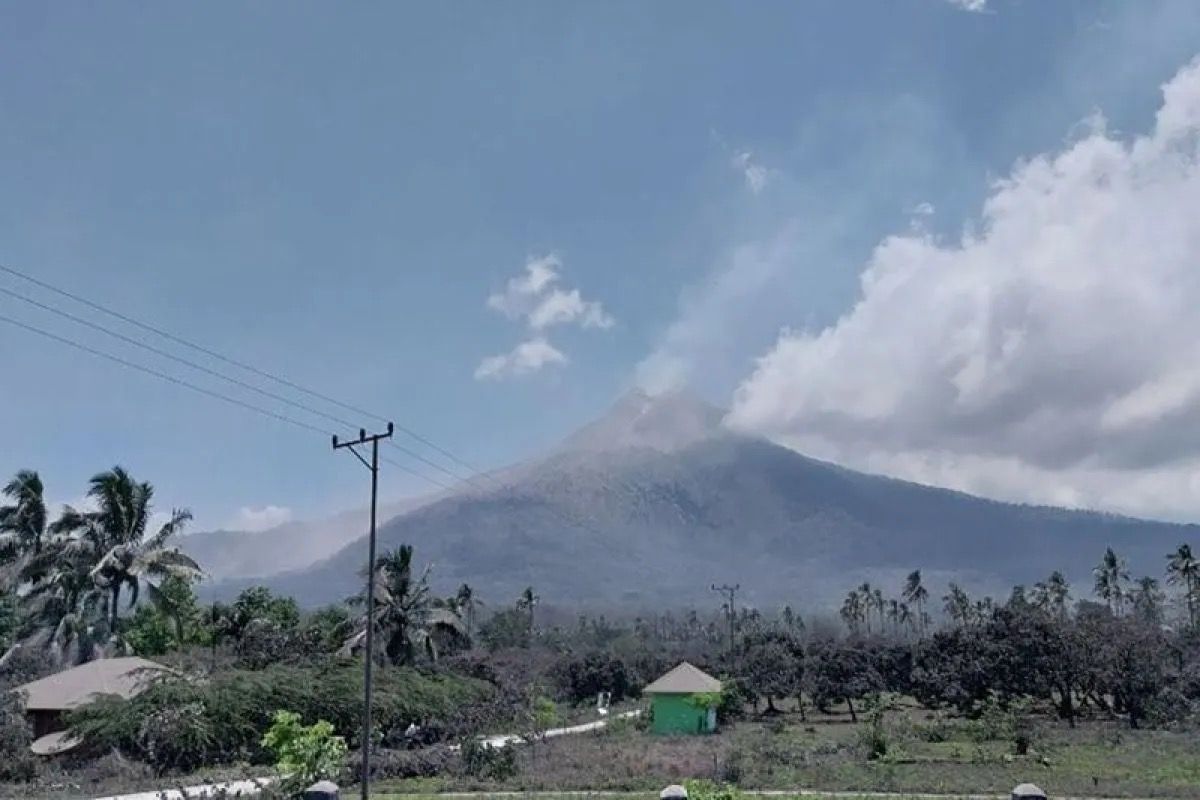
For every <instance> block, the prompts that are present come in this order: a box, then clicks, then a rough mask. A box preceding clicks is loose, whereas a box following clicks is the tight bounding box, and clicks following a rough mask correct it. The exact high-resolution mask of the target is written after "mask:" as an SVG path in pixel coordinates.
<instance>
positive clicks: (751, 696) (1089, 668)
mask: <svg viewBox="0 0 1200 800" xmlns="http://www.w3.org/2000/svg"><path fill="white" fill-rule="evenodd" d="M43 491H44V489H43V486H42V483H41V480H40V478H39V477H38V476H37V474H36V473H33V472H30V471H23V472H21V473H19V474H18V475H17V476H15V477H14V478H13V480H11V481H10V482H9V483H8V484H6V485H5V486H4V487H3V493H4V499H5V503H6V505H4V506H2V507H0V559H2V561H3V565H2V569H0V641H3V642H4V644H5V647H6V648H7V652H6V653H5V654H4V656H3V657H2V658H0V689H4V688H7V687H11V686H15V685H19V684H20V683H23V682H25V681H27V680H30V679H32V678H35V677H38V676H40V675H42V674H45V673H47V672H49V671H52V670H54V669H56V668H61V667H62V666H66V665H70V664H73V663H78V662H80V661H85V660H87V659H90V658H95V657H99V656H103V655H113V654H120V653H137V654H141V655H145V656H152V657H154V658H157V659H160V660H162V661H164V662H165V663H168V664H170V665H171V666H173V667H175V671H174V672H172V673H171V674H170V675H168V676H165V677H163V678H162V679H160V680H158V681H156V682H155V683H154V684H153V685H152V686H150V687H149V688H148V689H147V690H146V691H145V692H144V693H142V694H141V695H139V696H137V697H135V698H133V699H131V700H120V699H117V698H113V697H108V698H100V699H98V700H97V701H95V702H93V703H91V704H89V705H88V706H85V707H84V708H81V709H79V710H77V711H75V712H73V713H72V714H71V715H70V716H69V718H68V724H69V725H70V728H71V730H72V731H73V732H74V734H76V735H77V736H78V737H79V739H80V741H81V744H80V746H79V748H77V749H76V751H75V752H74V753H73V754H72V756H71V760H70V761H69V762H63V763H54V762H43V761H39V760H37V759H34V758H32V757H30V756H29V752H28V744H29V741H30V738H31V732H30V730H29V727H28V725H27V724H26V721H25V719H24V714H23V710H22V708H21V705H20V698H19V696H17V695H14V694H11V693H5V694H4V695H3V697H4V703H3V705H0V762H3V763H4V765H5V766H4V767H3V772H2V773H0V781H10V782H18V781H26V782H27V783H26V788H23V789H21V790H19V791H16V792H14V793H16V794H22V795H26V796H31V797H33V796H37V794H38V790H37V788H36V787H38V786H40V785H49V784H50V783H54V782H59V783H61V782H63V781H64V780H66V781H67V782H70V781H71V780H78V779H74V778H70V777H65V776H71V775H76V774H78V771H79V770H83V772H84V774H96V775H108V774H113V775H117V774H119V775H123V776H126V777H127V778H128V779H129V780H130V781H131V782H133V784H136V785H140V786H145V785H146V784H147V783H151V782H155V781H157V785H162V783H161V781H162V780H167V778H163V777H157V778H156V777H155V776H171V777H170V778H169V780H171V781H174V780H177V779H178V780H182V779H183V778H182V776H185V775H190V774H192V773H194V772H196V771H197V770H201V771H203V770H213V769H219V768H222V767H225V768H228V769H232V770H238V771H240V772H237V773H234V774H243V773H246V772H247V771H249V772H251V773H253V772H254V771H255V770H266V771H271V770H274V771H277V772H280V771H281V772H285V773H289V774H293V775H296V776H297V780H300V779H303V780H309V779H312V778H315V776H319V775H334V774H339V773H342V772H343V771H349V772H352V771H353V769H354V765H353V760H354V759H355V758H356V756H355V755H354V754H353V753H351V752H347V751H348V750H353V749H357V748H360V747H361V746H362V741H361V731H360V722H361V712H362V692H363V685H362V680H363V678H362V662H361V653H360V651H361V644H362V642H363V640H364V638H365V632H366V630H367V628H368V626H372V628H373V631H374V634H375V642H377V643H378V648H377V649H376V656H377V658H378V659H379V661H380V664H381V667H380V669H378V670H377V671H376V681H375V693H374V701H373V703H374V713H373V720H374V724H375V729H374V730H373V732H372V739H373V742H374V744H375V747H376V748H377V749H376V752H375V756H374V757H373V760H372V770H373V773H374V774H375V777H376V778H378V779H392V780H399V781H423V782H424V783H421V784H414V786H418V787H429V786H431V785H434V784H432V783H430V782H437V783H436V785H437V786H439V787H442V788H464V789H467V788H470V789H478V788H484V789H488V788H497V789H499V788H505V789H567V788H570V789H616V790H622V789H638V790H644V789H649V788H655V787H661V784H662V783H663V782H664V781H668V780H669V781H673V782H674V781H683V780H685V779H689V778H692V779H702V780H703V781H707V782H706V783H700V784H695V785H696V788H697V790H698V791H700V793H701V794H702V795H704V796H712V797H725V796H730V797H736V795H737V792H738V789H737V787H739V786H742V787H755V788H788V787H795V786H800V785H805V786H816V787H823V788H828V789H862V790H911V791H917V790H929V791H938V790H950V791H969V792H981V791H1003V790H1005V789H1007V788H1010V787H1011V785H1012V783H1015V782H1017V781H1018V779H1024V778H1028V777H1031V776H1036V775H1039V774H1042V773H1039V772H1038V770H1042V771H1044V776H1043V777H1044V778H1046V780H1047V782H1049V780H1050V779H1053V781H1054V785H1055V787H1056V789H1057V790H1058V791H1059V792H1061V793H1067V792H1068V791H1069V792H1074V793H1077V794H1117V795H1119V794H1140V795H1144V796H1175V795H1178V796H1184V795H1186V793H1187V791H1186V789H1185V787H1190V786H1194V785H1195V783H1196V781H1198V780H1200V763H1198V760H1200V757H1198V756H1197V754H1196V752H1195V749H1194V747H1193V746H1190V745H1189V744H1188V743H1189V742H1190V741H1192V740H1191V738H1190V737H1194V736H1195V732H1196V730H1197V729H1200V619H1198V617H1200V565H1198V564H1197V561H1196V559H1195V557H1194V556H1193V554H1192V549H1191V547H1190V546H1188V545H1186V544H1184V545H1181V546H1180V547H1179V548H1178V549H1177V550H1176V551H1175V552H1173V553H1171V554H1169V555H1166V554H1164V555H1165V556H1166V557H1165V558H1164V573H1163V575H1162V576H1161V580H1160V577H1155V576H1140V577H1138V578H1137V579H1134V578H1133V577H1132V576H1131V575H1130V574H1129V571H1128V568H1127V566H1126V564H1125V562H1124V560H1123V559H1122V558H1121V556H1120V554H1119V553H1117V552H1116V551H1115V550H1112V549H1108V550H1106V551H1105V552H1104V553H1103V554H1102V556H1101V558H1100V560H1099V563H1098V564H1097V565H1096V567H1095V569H1094V570H1093V572H1092V580H1091V585H1090V586H1088V587H1087V591H1086V594H1087V595H1090V596H1082V595H1084V594H1085V593H1084V592H1079V594H1080V595H1081V596H1078V597H1077V596H1075V595H1074V594H1073V593H1074V592H1076V591H1078V590H1076V589H1074V588H1073V587H1072V586H1070V584H1069V582H1068V580H1067V579H1066V577H1065V576H1064V574H1063V573H1062V572H1054V573H1052V574H1051V575H1049V576H1048V577H1046V578H1045V579H1044V580H1039V581H1035V582H1033V583H1032V584H1031V587H1030V588H1029V589H1026V588H1024V587H1021V586H1018V587H1014V588H1013V590H1012V591H1011V592H1010V593H1009V594H1008V596H1007V597H1004V598H1000V599H995V598H992V597H973V596H972V595H971V594H970V593H969V591H968V590H967V589H966V588H964V587H963V586H960V585H956V584H953V583H951V584H950V585H949V586H947V587H946V589H945V592H944V593H941V592H939V594H940V595H941V596H940V597H934V596H933V595H932V593H931V591H930V588H929V587H927V585H926V583H925V580H924V576H923V575H922V573H921V571H920V570H913V571H911V572H910V573H909V574H908V575H907V576H906V577H905V578H904V580H903V581H901V582H899V585H898V586H895V587H891V588H892V591H889V589H888V587H885V586H882V585H879V584H878V583H875V584H872V583H861V584H859V585H858V586H856V587H854V588H853V589H852V590H851V591H850V592H849V593H848V594H847V596H846V598H845V601H844V602H843V603H842V604H841V607H840V614H838V615H836V616H823V615H822V614H821V613H820V610H807V611H806V616H805V618H802V617H801V616H800V614H798V613H797V612H796V611H795V610H794V609H793V608H792V607H790V606H789V607H785V608H783V609H781V610H780V611H779V612H778V613H767V612H764V611H762V610H760V609H754V608H747V607H740V608H738V609H737V611H736V613H734V611H733V610H732V609H731V608H730V607H729V606H728V605H726V606H723V607H721V608H713V609H711V610H709V611H700V610H690V611H684V612H682V613H679V612H676V611H672V610H664V611H662V612H661V613H654V614H643V615H641V616H638V617H634V618H609V617H606V616H602V615H600V616H591V615H580V616H578V617H577V618H576V619H575V620H574V622H573V623H571V622H567V620H569V619H570V618H569V617H565V616H564V614H563V610H562V609H561V608H557V607H554V606H553V605H550V604H548V603H543V601H542V598H541V597H539V595H538V593H537V592H536V591H535V589H534V588H533V587H529V588H527V589H526V590H524V591H523V592H522V593H521V595H520V596H519V597H517V598H512V599H511V600H510V601H509V602H507V603H503V602H499V603H497V604H496V605H494V606H492V607H487V612H488V613H486V614H481V613H480V610H481V609H483V608H485V606H484V605H483V603H482V601H481V599H480V598H479V597H478V596H477V594H476V592H475V591H474V590H473V589H472V588H471V587H470V586H469V585H461V586H460V587H459V588H458V589H457V590H455V591H454V592H453V594H450V595H448V596H439V595H437V594H436V592H435V591H434V587H433V584H432V581H431V572H430V570H429V569H428V568H421V567H419V566H418V563H417V561H416V559H415V554H414V552H413V549H412V548H411V547H408V546H402V547H400V548H398V549H396V550H395V551H392V552H384V553H382V554H380V556H379V558H378V559H377V560H376V563H375V565H374V570H375V575H376V578H377V589H378V591H377V595H376V598H375V603H374V605H373V607H371V608H367V603H366V598H365V597H363V596H359V597H357V598H354V599H353V600H351V601H349V602H347V603H345V604H338V605H333V606H328V607H325V608H321V609H315V610H311V611H306V610H303V609H301V608H300V607H299V606H298V604H297V603H296V602H295V601H294V600H293V599H292V598H289V597H280V596H277V595H275V594H273V593H272V592H271V591H269V590H268V589H266V588H264V587H251V588H249V589H246V590H245V591H243V592H242V593H241V594H240V595H239V596H238V597H236V598H235V599H234V600H233V601H232V602H230V603H214V604H212V605H205V606H202V605H201V604H200V603H199V602H198V600H197V598H196V594H195V584H194V581H195V578H196V576H197V574H198V570H199V566H198V565H196V564H194V563H193V562H191V560H190V559H188V558H187V557H186V556H184V555H183V554H181V553H179V552H178V551H177V550H175V549H174V548H173V546H172V542H173V540H174V538H175V536H176V534H177V533H178V531H179V529H180V528H181V527H182V526H183V525H184V524H186V522H187V520H188V514H187V512H186V511H176V512H173V513H172V514H171V515H170V516H169V518H168V521H167V523H166V524H165V525H163V526H161V527H159V528H157V529H156V530H151V529H150V526H149V520H150V519H151V513H152V506H151V500H152V497H153V489H152V487H150V485H149V484H145V483H139V482H137V481H135V480H133V479H132V478H131V477H130V476H129V474H128V473H127V472H125V471H124V470H122V469H120V468H114V469H112V470H109V471H108V472H105V473H101V474H100V475H97V476H96V477H95V478H93V480H92V481H91V484H90V488H89V503H90V508H88V509H87V510H76V509H72V508H65V509H63V511H62V512H61V514H59V515H58V516H54V515H52V514H50V513H48V511H47V509H46V507H45V503H44V500H43V499H42V498H43ZM839 623H840V624H839ZM682 660H688V661H691V662H692V663H694V664H696V665H697V666H699V667H700V668H702V669H705V670H707V671H708V672H710V673H712V674H714V675H719V676H720V677H721V678H722V681H723V690H722V691H721V692H720V693H719V694H713V695H711V696H704V697H701V698H697V700H696V702H699V703H702V704H704V705H705V706H706V707H716V708H717V709H718V717H719V719H720V721H721V726H722V728H721V733H720V734H719V735H718V736H715V737H701V738H689V739H684V740H670V739H662V738H655V737H652V736H651V735H650V734H649V733H647V732H646V730H645V728H646V725H645V721H646V720H645V717H643V718H642V721H641V722H640V723H639V722H634V721H632V720H622V721H621V723H620V724H615V723H614V724H613V725H611V726H610V727H609V728H608V729H607V730H606V731H605V732H603V733H600V734H596V735H587V736H582V737H561V738H551V737H546V736H545V733H546V731H547V730H548V729H549V728H551V727H553V726H556V725H560V724H566V723H569V722H570V721H574V720H590V719H595V718H596V715H595V712H594V704H595V702H596V699H597V697H598V696H599V695H601V694H608V695H609V696H610V698H611V701H612V702H613V703H614V704H615V706H614V718H615V714H616V713H619V711H620V710H621V709H622V708H624V709H628V708H630V707H631V706H630V705H628V704H630V703H634V702H637V700H638V698H639V695H640V692H641V689H642V687H643V686H645V685H646V684H647V683H648V682H650V681H652V680H654V679H655V678H657V677H658V676H659V675H661V674H662V673H663V672H665V671H666V670H667V669H669V668H670V667H672V666H674V665H675V664H677V663H679V662H680V661H682ZM497 733H516V734H519V735H521V736H522V737H524V739H525V741H526V742H527V743H528V745H529V746H524V747H489V746H487V745H486V744H485V743H484V741H483V740H481V738H480V737H481V736H482V735H484V734H497ZM452 745H458V747H452ZM534 759H536V763H535V762H534ZM64 770H65V772H64ZM96 780H100V779H96ZM1006 784H1007V785H1006ZM80 785H81V786H82V785H83V782H82V781H81V782H80ZM151 785H154V784H153V783H151ZM401 785H403V786H406V787H408V786H409V785H408V784H401ZM96 786H98V784H97V783H96V781H93V782H91V783H88V787H89V788H88V791H89V792H92V793H100V794H103V793H104V792H103V791H100V790H99V789H96V788H95V787H96ZM2 788H3V787H0V789H2ZM122 788H124V787H122ZM409 788H411V787H409ZM0 793H2V792H0Z"/></svg>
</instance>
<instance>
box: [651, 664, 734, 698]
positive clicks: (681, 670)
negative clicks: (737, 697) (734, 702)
mask: <svg viewBox="0 0 1200 800" xmlns="http://www.w3.org/2000/svg"><path fill="white" fill-rule="evenodd" d="M719 691H721V682H720V681H719V680H717V679H716V678H714V677H713V676H711V675H709V674H707V673H705V672H702V671H701V670H699V669H697V668H696V667H693V666H692V665H691V664H689V663H687V662H686V661H685V662H683V663H682V664H680V665H679V666H678V667H676V668H675V669H673V670H671V671H670V672H668V673H667V674H666V675H663V676H662V677H661V678H659V679H658V680H656V681H655V682H654V683H652V684H650V685H649V686H647V687H646V688H645V689H643V690H642V694H702V693H707V692H719Z"/></svg>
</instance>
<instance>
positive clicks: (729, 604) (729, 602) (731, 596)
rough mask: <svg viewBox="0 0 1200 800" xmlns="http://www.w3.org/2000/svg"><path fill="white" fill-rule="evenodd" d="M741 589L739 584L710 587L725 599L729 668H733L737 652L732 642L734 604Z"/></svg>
mask: <svg viewBox="0 0 1200 800" xmlns="http://www.w3.org/2000/svg"><path fill="white" fill-rule="evenodd" d="M741 588H742V585H741V584H740V583H738V584H734V585H733V586H730V585H729V584H727V583H726V584H722V585H720V586H717V585H716V584H715V583H714V584H713V586H712V590H713V591H714V592H718V593H719V594H720V595H721V596H722V597H724V598H725V616H726V617H728V619H729V666H730V667H732V666H733V660H734V654H735V652H736V650H737V645H736V644H735V641H734V622H735V617H734V611H735V607H734V603H735V601H736V599H737V593H738V591H739V590H740V589H741Z"/></svg>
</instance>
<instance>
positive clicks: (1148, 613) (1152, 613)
mask: <svg viewBox="0 0 1200 800" xmlns="http://www.w3.org/2000/svg"><path fill="white" fill-rule="evenodd" d="M1134 585H1135V586H1136V587H1137V588H1135V589H1134V590H1133V594H1132V595H1131V597H1132V598H1133V610H1134V611H1135V612H1136V613H1137V614H1138V616H1140V617H1141V618H1142V619H1144V620H1145V621H1146V622H1149V623H1151V624H1153V625H1159V624H1161V623H1162V616H1163V599H1164V598H1163V593H1162V590H1161V589H1159V587H1158V581H1157V580H1156V579H1154V578H1151V577H1150V576H1149V575H1147V576H1145V577H1142V578H1139V579H1138V580H1137V582H1136V583H1135V584H1134Z"/></svg>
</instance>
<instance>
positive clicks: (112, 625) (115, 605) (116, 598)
mask: <svg viewBox="0 0 1200 800" xmlns="http://www.w3.org/2000/svg"><path fill="white" fill-rule="evenodd" d="M110 591H111V593H112V598H111V599H110V601H109V602H110V603H112V608H110V609H109V610H108V627H109V633H116V632H117V610H118V609H119V607H120V603H121V584H119V583H116V584H113V587H112V589H111V590H110Z"/></svg>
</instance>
